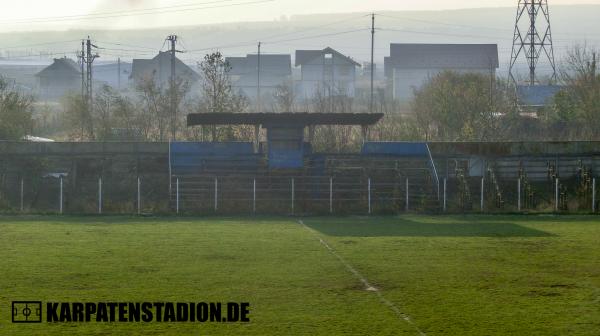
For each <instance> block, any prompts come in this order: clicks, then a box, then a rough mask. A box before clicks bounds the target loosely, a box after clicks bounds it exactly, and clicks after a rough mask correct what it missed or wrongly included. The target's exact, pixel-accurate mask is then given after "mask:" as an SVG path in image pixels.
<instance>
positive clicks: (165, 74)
mask: <svg viewBox="0 0 600 336" xmlns="http://www.w3.org/2000/svg"><path fill="white" fill-rule="evenodd" d="M175 76H176V77H177V78H179V79H182V80H183V81H185V82H187V83H188V84H190V85H192V84H193V83H195V82H197V81H198V80H199V79H200V75H198V74H197V73H196V72H195V71H194V70H192V69H191V68H190V67H189V66H187V65H186V64H185V63H183V62H182V61H181V60H179V59H178V58H175ZM130 79H131V80H132V81H133V85H139V84H140V83H142V82H143V81H144V80H147V79H153V80H154V81H155V82H156V83H157V84H158V85H159V86H161V87H166V86H167V85H169V81H170V80H171V53H169V52H166V51H165V52H162V51H161V52H159V53H158V55H156V56H155V57H154V58H152V59H134V60H133V63H132V65H131V76H130Z"/></svg>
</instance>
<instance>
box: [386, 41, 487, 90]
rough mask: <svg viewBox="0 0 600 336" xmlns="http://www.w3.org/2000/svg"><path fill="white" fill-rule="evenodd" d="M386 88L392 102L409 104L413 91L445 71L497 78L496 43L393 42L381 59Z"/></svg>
mask: <svg viewBox="0 0 600 336" xmlns="http://www.w3.org/2000/svg"><path fill="white" fill-rule="evenodd" d="M384 68H385V70H384V71H385V75H386V79H387V82H388V89H389V90H391V91H392V94H393V97H394V99H397V100H400V101H408V100H410V99H411V98H412V96H413V90H414V89H418V88H420V87H421V86H422V85H423V84H424V83H426V82H427V80H429V79H430V78H432V77H433V76H435V75H437V74H438V73H440V72H442V71H444V70H450V71H454V72H458V73H480V74H484V75H491V76H494V77H495V75H496V69H498V46H497V45H496V44H413V43H393V44H391V45H390V56H389V57H386V58H385V59H384Z"/></svg>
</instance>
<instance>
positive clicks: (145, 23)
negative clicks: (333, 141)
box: [0, 0, 600, 32]
mask: <svg viewBox="0 0 600 336" xmlns="http://www.w3.org/2000/svg"><path fill="white" fill-rule="evenodd" d="M3 2H6V3H4V4H3V8H2V9H3V10H2V14H0V32H2V31H4V32H6V31H27V30H66V29H78V28H106V29H143V28H146V27H149V26H152V27H158V26H177V25H198V24H215V23H227V22H240V21H272V20H282V19H286V18H289V17H290V16H292V15H302V14H316V13H346V12H370V11H383V10H440V9H461V8H481V7H510V6H516V4H517V1H516V0H513V1H507V0H454V1H448V0H420V1H408V0H367V1H365V0H361V1H358V0H327V1H323V0H300V1H298V0H84V1H81V0H53V1H48V0H21V1H10V2H9V1H8V0H5V1H3ZM549 4H550V6H552V5H569V4H600V0H551V1H549Z"/></svg>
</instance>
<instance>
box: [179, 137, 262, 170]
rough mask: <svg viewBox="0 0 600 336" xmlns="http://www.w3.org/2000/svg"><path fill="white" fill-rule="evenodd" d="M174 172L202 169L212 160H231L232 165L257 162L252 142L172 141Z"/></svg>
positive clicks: (249, 164)
mask: <svg viewBox="0 0 600 336" xmlns="http://www.w3.org/2000/svg"><path fill="white" fill-rule="evenodd" d="M170 159H171V169H172V170H173V173H175V174H178V173H187V172H194V171H198V170H199V169H202V168H203V167H204V166H205V165H206V164H207V163H209V162H210V161H211V160H212V161H214V160H231V165H232V166H233V165H237V166H239V165H248V166H251V165H253V164H255V163H256V162H255V161H256V157H255V154H254V147H253V144H252V143H251V142H172V143H171V147H170Z"/></svg>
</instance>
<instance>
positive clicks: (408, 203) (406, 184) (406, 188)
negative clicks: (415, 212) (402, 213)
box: [406, 178, 409, 211]
mask: <svg viewBox="0 0 600 336" xmlns="http://www.w3.org/2000/svg"><path fill="white" fill-rule="evenodd" d="M408 204H409V203H408V178H406V211H408Z"/></svg>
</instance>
